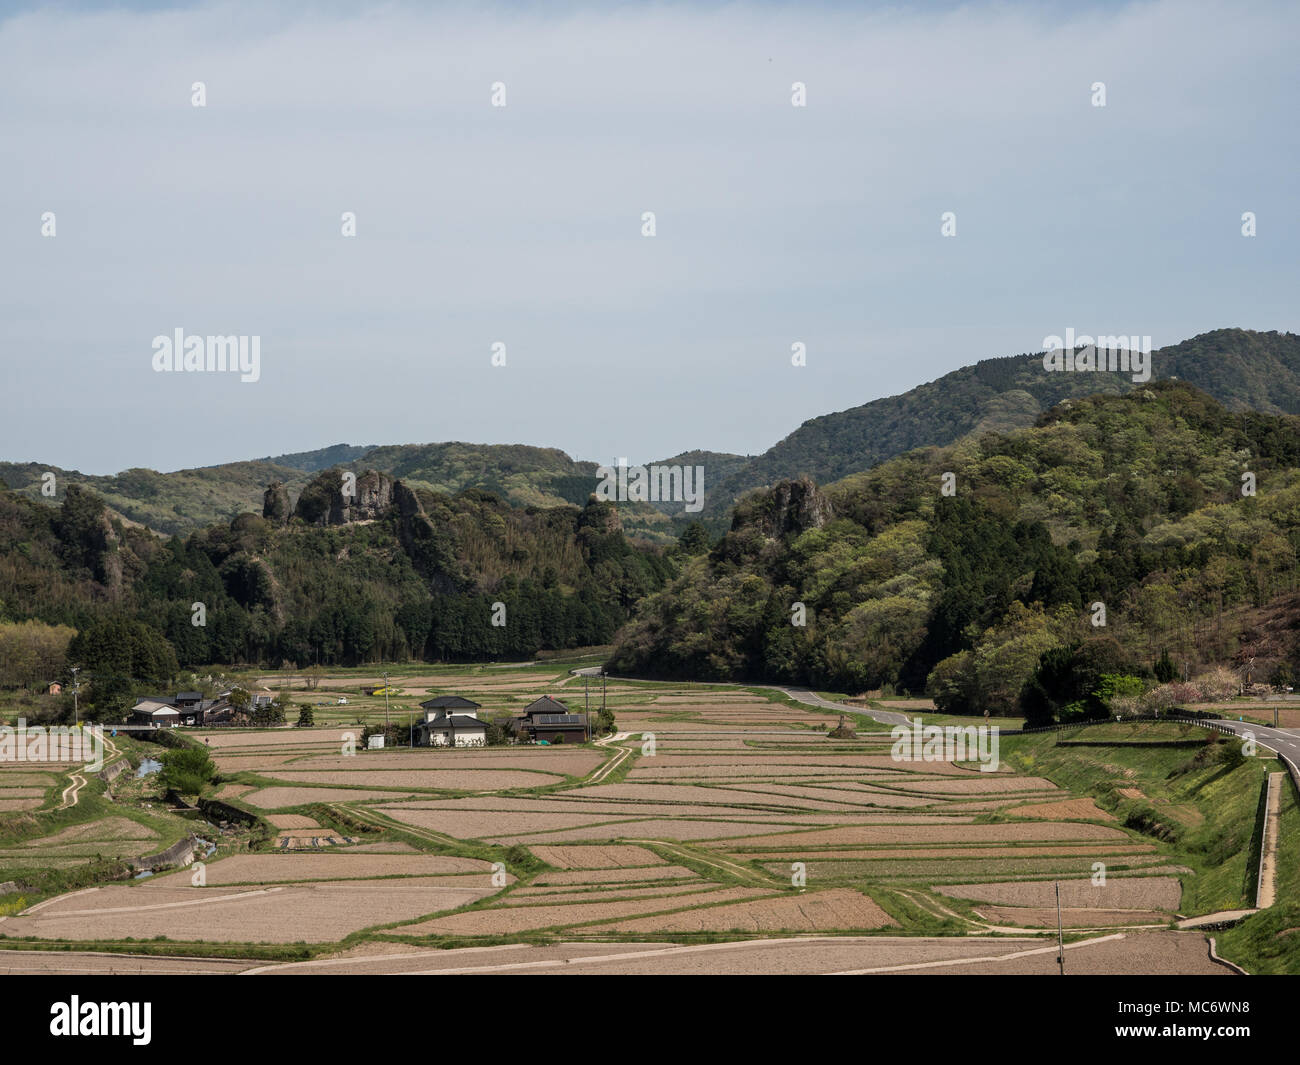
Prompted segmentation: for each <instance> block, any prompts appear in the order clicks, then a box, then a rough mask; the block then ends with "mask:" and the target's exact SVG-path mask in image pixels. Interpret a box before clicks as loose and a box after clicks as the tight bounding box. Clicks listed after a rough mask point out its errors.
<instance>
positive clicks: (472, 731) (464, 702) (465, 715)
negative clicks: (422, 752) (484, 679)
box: [415, 695, 487, 747]
mask: <svg viewBox="0 0 1300 1065" xmlns="http://www.w3.org/2000/svg"><path fill="white" fill-rule="evenodd" d="M420 709H422V710H423V711H424V720H423V721H421V722H420V723H419V724H418V725H416V726H415V745H416V746H417V747H486V746H487V722H485V721H480V720H479V718H478V711H479V704H478V703H476V702H474V701H473V700H472V699H462V698H461V697H460V696H459V695H439V696H438V697H437V698H436V699H430V700H428V701H427V702H423V703H421V704H420Z"/></svg>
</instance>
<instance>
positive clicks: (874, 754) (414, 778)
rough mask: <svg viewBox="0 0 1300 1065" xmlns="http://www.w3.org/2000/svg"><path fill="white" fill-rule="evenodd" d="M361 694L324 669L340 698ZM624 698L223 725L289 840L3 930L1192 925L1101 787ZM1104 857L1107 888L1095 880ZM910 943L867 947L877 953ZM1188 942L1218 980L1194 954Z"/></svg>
mask: <svg viewBox="0 0 1300 1065" xmlns="http://www.w3.org/2000/svg"><path fill="white" fill-rule="evenodd" d="M501 672H502V673H504V672H505V671H501ZM425 682H427V684H426V683H425ZM357 683H358V681H357V679H356V678H355V677H354V678H350V680H349V685H350V686H344V685H342V684H341V683H340V684H338V685H335V684H333V683H331V681H330V680H328V679H327V680H326V682H325V683H323V684H322V686H321V689H322V692H323V690H324V689H326V688H331V689H332V690H335V691H340V690H347V691H351V690H352V688H353V687H355V686H356V685H357ZM576 683H577V685H578V686H577V690H576V692H575V690H574V689H575V679H574V678H568V677H567V674H561V675H556V674H554V673H548V672H546V671H545V670H537V669H528V670H519V671H510V675H509V676H508V677H506V676H501V675H498V676H488V675H485V674H484V673H483V672H482V671H480V672H476V673H474V674H473V675H472V676H469V677H464V678H461V679H460V680H459V681H458V680H457V679H456V678H454V677H452V676H450V675H449V674H447V673H437V674H430V675H428V676H423V677H422V676H416V675H413V676H409V677H403V678H402V685H401V686H402V688H403V690H404V691H405V692H407V693H409V695H410V697H409V698H408V699H407V702H410V701H412V700H415V701H418V699H419V698H426V697H427V696H428V694H429V693H430V692H436V693H457V694H466V695H469V696H470V697H472V698H474V699H476V701H479V702H482V703H484V705H485V709H486V710H496V709H510V710H517V708H518V707H519V706H522V705H524V704H525V703H526V702H528V701H530V700H531V698H532V697H534V696H536V695H540V694H543V693H546V692H549V693H551V694H554V695H558V696H560V697H565V698H569V699H570V700H571V705H576V707H577V708H580V707H581V681H580V680H577V682H576ZM422 686H423V687H424V689H425V690H423V691H420V690H416V689H418V688H420V687H422ZM575 694H576V695H577V699H574V695H575ZM607 698H608V700H609V702H610V705H612V706H613V708H614V710H615V713H616V715H617V720H618V727H619V729H620V732H622V733H633V734H632V735H626V736H623V737H622V738H620V739H617V740H614V741H613V742H609V741H606V742H605V743H604V744H602V745H587V746H579V747H571V748H567V749H566V748H560V747H498V748H488V749H483V750H454V751H442V750H428V749H420V750H415V751H411V750H406V749H391V748H390V749H388V750H382V751H368V750H357V751H356V753H346V752H345V749H344V745H345V743H346V742H347V740H348V737H349V735H350V736H351V737H352V738H353V739H355V737H356V735H358V734H359V731H360V729H359V727H358V726H355V725H353V726H351V727H349V726H348V723H347V722H343V723H340V722H339V721H338V720H332V719H331V717H332V718H337V717H340V716H342V715H345V714H350V713H354V712H355V710H354V708H353V707H352V706H349V707H343V708H338V709H337V710H334V709H333V708H332V707H331V708H327V709H328V712H329V715H330V716H329V717H327V718H326V722H325V726H324V727H321V728H317V729H292V728H285V729H279V730H263V731H239V730H223V731H220V732H218V731H213V732H210V733H208V734H206V735H204V734H200V735H202V736H203V738H204V739H205V740H206V741H207V743H208V746H209V748H210V749H211V751H212V753H213V755H214V757H215V759H216V760H217V762H218V765H219V766H220V769H221V771H222V772H223V773H224V774H226V775H227V777H233V778H234V779H233V780H228V781H227V782H226V783H224V784H223V785H222V788H221V791H220V796H221V798H222V799H223V801H226V802H229V803H232V804H235V805H237V806H241V807H243V808H244V809H246V810H248V811H251V812H253V813H255V814H257V815H259V816H260V817H262V818H264V823H265V825H266V830H267V832H268V833H269V840H268V843H267V844H266V845H265V849H262V850H259V851H256V852H253V853H248V852H243V853H240V852H238V851H237V849H230V848H227V847H225V846H224V845H223V847H222V848H221V849H219V850H218V853H217V854H215V855H214V856H212V857H211V859H210V860H207V861H206V862H205V866H204V875H205V879H204V881H203V882H202V884H201V886H200V885H198V884H196V883H195V882H194V880H193V877H192V873H191V871H190V870H179V871H177V872H173V873H169V874H163V875H159V876H155V877H153V878H151V879H149V880H146V881H143V882H140V883H136V884H109V885H97V886H96V887H95V888H94V889H93V890H90V891H86V892H72V893H67V894H63V895H58V896H55V897H52V898H49V899H46V900H44V901H42V902H40V903H39V904H38V905H36V906H33V907H31V908H29V909H27V910H25V911H23V912H20V913H11V914H9V915H8V916H5V917H3V918H0V935H3V936H7V937H11V938H17V939H20V940H21V939H31V940H34V941H52V940H66V941H76V942H82V943H96V942H98V943H118V944H121V943H122V942H124V941H125V940H127V939H133V940H137V941H138V940H145V939H153V938H155V937H158V936H164V937H167V938H168V939H171V940H177V941H183V942H204V943H209V944H214V943H230V944H263V945H274V944H294V943H303V944H309V945H311V944H315V945H327V944H337V943H340V942H343V941H345V942H344V946H345V947H346V948H347V950H348V951H350V952H355V951H357V950H362V949H363V948H365V949H369V950H372V951H378V952H379V955H382V954H383V953H384V950H385V948H391V949H392V950H394V951H398V952H401V951H410V950H412V949H414V950H419V949H422V948H424V947H433V946H439V947H445V946H447V945H449V944H450V945H465V946H472V945H473V944H475V943H476V942H480V943H486V942H493V943H496V942H500V940H501V939H502V937H505V938H507V939H509V938H517V939H520V940H526V941H528V942H533V943H537V942H542V943H546V942H564V941H566V940H576V939H581V940H583V941H584V942H586V943H589V944H590V945H591V947H592V948H595V947H597V946H599V944H601V943H603V942H606V941H613V942H626V943H651V944H654V943H659V944H663V943H686V944H689V943H691V942H693V941H696V940H697V939H698V938H699V937H713V938H716V937H719V936H721V937H724V938H726V937H755V936H759V937H773V936H774V937H783V936H793V935H799V936H808V935H823V936H831V937H854V936H857V937H861V936H869V937H870V936H888V934H889V933H890V932H891V931H892V932H894V933H897V932H899V931H905V932H909V933H913V934H915V933H931V934H935V933H942V934H943V935H947V936H961V935H963V934H977V935H980V936H982V937H987V936H989V935H993V936H996V935H999V934H1007V933H1008V931H1009V930H1010V929H1017V928H1018V929H1021V930H1022V933H1021V935H1022V936H1023V935H1029V936H1032V935H1034V934H1037V933H1039V932H1041V931H1043V930H1046V929H1048V928H1050V929H1051V930H1053V931H1054V929H1055V894H1054V892H1055V882H1056V881H1057V880H1060V881H1061V883H1062V907H1063V912H1062V917H1063V923H1064V924H1065V925H1066V926H1067V927H1071V928H1079V929H1090V930H1091V929H1101V930H1114V929H1125V928H1128V929H1131V930H1134V931H1133V934H1141V935H1143V936H1153V935H1154V936H1156V937H1159V936H1162V935H1170V936H1173V935H1175V933H1173V932H1166V931H1161V930H1160V929H1164V928H1165V927H1167V926H1169V925H1171V923H1172V921H1173V918H1174V915H1175V913H1176V912H1177V911H1178V907H1179V905H1180V902H1181V894H1182V891H1181V885H1180V879H1179V878H1180V877H1181V876H1183V875H1184V874H1185V873H1186V872H1187V870H1185V869H1184V868H1183V867H1181V866H1180V865H1179V864H1178V863H1177V862H1176V861H1174V860H1171V858H1170V857H1169V854H1168V848H1165V847H1162V846H1161V845H1159V844H1157V843H1155V842H1153V841H1152V839H1151V838H1150V837H1146V836H1141V835H1138V834H1137V833H1135V832H1132V831H1130V830H1128V829H1126V828H1124V827H1122V826H1121V825H1120V824H1119V823H1118V822H1117V820H1116V818H1115V817H1114V816H1113V815H1112V814H1110V813H1108V812H1107V811H1105V810H1103V809H1101V808H1100V807H1098V806H1097V805H1096V803H1095V801H1094V800H1093V798H1092V797H1091V796H1089V795H1076V794H1072V793H1071V792H1070V791H1068V790H1066V789H1063V788H1061V787H1058V786H1057V785H1055V784H1053V783H1052V782H1051V781H1050V780H1048V779H1046V778H1045V777H1043V776H1039V775H1034V774H1032V773H1026V774H1017V773H1015V772H1012V771H1010V770H1009V769H1007V768H1006V767H1005V766H1004V767H1003V768H1001V769H1000V770H999V771H998V772H994V773H982V772H978V771H977V770H976V768H975V767H974V766H973V765H971V764H954V763H947V762H924V763H908V762H899V761H895V760H894V758H893V757H892V756H891V752H890V739H889V736H888V732H887V730H884V729H881V728H878V727H876V728H873V726H871V725H870V724H869V723H863V724H860V725H859V738H858V739H856V740H832V739H829V738H827V736H826V731H827V730H828V729H829V728H831V727H834V725H835V724H836V723H837V721H838V714H832V713H829V712H823V711H820V710H817V709H816V708H813V707H806V706H802V705H790V704H789V703H788V702H787V701H786V700H784V699H782V698H780V697H778V696H776V695H772V696H768V695H764V694H755V693H753V692H749V691H744V690H738V689H713V688H707V687H694V686H692V687H689V688H684V687H681V686H677V687H673V686H670V685H649V684H631V683H629V684H615V683H611V684H610V685H609V688H608V691H607ZM370 705H371V712H370V719H371V720H374V718H373V712H374V711H373V703H372V704H370ZM380 708H381V709H382V700H381V701H380ZM322 712H323V713H324V712H325V711H322ZM398 720H404V718H402V717H401V716H400V715H399V717H398ZM649 734H653V746H650V745H649V744H648V743H647V741H648V739H649ZM32 777H33V773H32V772H31V770H30V768H28V769H27V770H26V773H25V775H24V776H23V777H22V779H21V780H20V778H19V776H18V775H16V774H15V775H14V776H13V778H12V780H11V783H12V785H13V787H14V788H17V789H22V788H34V789H35V790H36V792H37V795H38V796H39V795H41V794H43V792H42V791H41V789H40V788H39V787H38V785H39V784H40V783H42V782H41V781H39V780H34V779H31V778H32ZM52 779H53V780H55V781H57V779H58V778H57V776H52ZM15 797H26V796H15ZM37 801H38V802H39V801H40V800H39V798H38V799H37ZM173 838H174V837H170V836H168V835H167V834H166V833H164V834H161V835H160V834H158V833H154V834H153V835H152V836H151V835H150V834H149V832H148V830H147V829H146V827H145V826H143V825H142V824H140V823H139V822H137V821H133V820H131V819H128V818H113V817H105V818H101V819H98V820H96V821H94V822H91V823H89V824H86V825H78V826H73V827H70V828H68V829H65V830H63V831H61V832H59V833H52V834H50V835H48V836H45V837H41V838H38V839H35V840H30V841H23V842H22V843H19V844H16V845H14V846H10V847H4V848H0V874H2V873H3V868H4V864H3V863H6V862H9V861H11V860H14V856H18V857H22V856H24V855H26V854H28V853H29V852H33V853H39V854H41V855H42V856H43V857H44V858H46V859H49V860H54V861H58V860H61V859H65V858H67V859H73V858H78V857H79V856H81V855H83V854H84V853H87V852H88V848H94V853H96V854H103V853H105V848H108V849H109V851H111V852H112V853H115V854H120V855H122V856H129V855H132V854H138V853H140V852H141V850H142V849H159V848H160V847H161V846H165V845H166V844H167V843H169V842H172V841H173ZM1098 862H1102V863H1104V864H1105V866H1106V868H1107V872H1108V877H1107V880H1106V883H1105V886H1094V885H1093V882H1092V879H1091V877H1092V874H1093V871H1094V865H1095V863H1098ZM1049 911H1050V918H1051V919H1050V921H1049V920H1048V916H1047V915H1048V914H1049ZM1150 926H1156V927H1157V930H1156V931H1143V932H1140V933H1138V932H1137V931H1136V930H1137V929H1142V928H1150ZM854 941H855V942H856V941H857V940H854ZM873 941H874V940H873ZM928 941H929V940H927V942H928ZM882 942H883V940H882ZM911 942H912V943H916V942H918V941H917V940H912V941H911ZM935 942H938V940H935ZM1029 942H1031V943H1032V942H1034V940H1032V939H1030V940H1029ZM1143 942H1144V943H1147V944H1148V945H1149V946H1148V948H1147V949H1149V950H1154V951H1157V952H1159V951H1162V950H1165V948H1164V947H1160V946H1151V944H1158V943H1159V940H1158V938H1157V939H1155V940H1149V939H1148V940H1144V941H1143ZM908 949H911V948H910V947H909V948H908ZM363 952H364V951H363ZM906 953H907V952H906V951H902V950H896V951H894V952H893V955H891V954H890V952H889V951H883V952H882V951H873V952H870V955H869V956H870V960H871V962H872V964H873V965H875V964H878V963H881V959H882V958H883V959H886V960H887V958H888V957H890V956H898V957H902V956H903V955H904V954H906ZM1166 953H1167V954H1168V956H1169V957H1178V958H1186V959H1189V960H1186V961H1185V963H1181V964H1184V967H1185V968H1188V969H1189V970H1190V969H1191V968H1195V966H1194V965H1193V963H1192V962H1191V960H1190V958H1191V957H1192V953H1189V952H1187V951H1185V950H1184V949H1183V948H1182V947H1176V948H1175V947H1170V948H1169V949H1168V950H1167V951H1166ZM348 956H352V955H351V954H349V955H348ZM377 956H378V955H377ZM863 956H864V957H867V955H863ZM972 956H974V955H972ZM979 956H981V957H982V956H983V955H979ZM1027 956H1028V955H1027ZM1094 956H1096V957H1100V956H1101V953H1100V952H1099V953H1098V954H1096V955H1094ZM1116 956H1117V957H1118V955H1116ZM881 964H883V963H881ZM972 964H975V963H972ZM981 964H982V963H981ZM999 964H1001V963H999ZM1027 964H1028V963H1027ZM1116 964H1117V965H1119V964H1120V963H1119V962H1116ZM1197 964H1199V962H1198V963H1197Z"/></svg>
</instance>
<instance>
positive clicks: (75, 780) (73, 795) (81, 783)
mask: <svg viewBox="0 0 1300 1065" xmlns="http://www.w3.org/2000/svg"><path fill="white" fill-rule="evenodd" d="M69 780H70V783H69V784H68V786H67V787H66V788H64V789H63V797H62V801H61V802H60V803H59V809H60V810H66V809H67V808H68V807H69V806H76V805H77V797H78V796H79V795H80V794H81V789H82V788H84V787H85V786H86V778H85V776H84V775H83V774H81V773H75V772H74V773H73V774H72V776H71V777H69Z"/></svg>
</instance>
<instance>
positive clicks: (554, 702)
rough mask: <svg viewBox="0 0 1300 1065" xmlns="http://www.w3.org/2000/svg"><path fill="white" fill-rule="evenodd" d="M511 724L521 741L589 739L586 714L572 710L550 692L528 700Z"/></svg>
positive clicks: (546, 741)
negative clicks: (531, 700)
mask: <svg viewBox="0 0 1300 1065" xmlns="http://www.w3.org/2000/svg"><path fill="white" fill-rule="evenodd" d="M511 725H512V730H513V731H514V734H515V739H516V740H517V741H521V742H528V741H530V740H531V741H532V742H533V743H585V742H586V741H587V738H588V736H587V719H586V715H584V714H575V713H573V712H572V711H570V710H569V708H568V707H567V706H565V705H564V704H563V703H562V702H560V701H559V700H558V699H552V698H551V697H550V696H549V695H543V696H542V697H541V698H540V699H537V700H534V701H533V702H531V703H529V704H528V705H527V706H526V707H524V712H523V715H522V716H521V717H517V718H515V719H514V721H513V722H512V723H511Z"/></svg>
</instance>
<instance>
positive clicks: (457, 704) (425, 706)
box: [420, 695, 479, 710]
mask: <svg viewBox="0 0 1300 1065" xmlns="http://www.w3.org/2000/svg"><path fill="white" fill-rule="evenodd" d="M478 708H479V704H478V703H476V702H474V700H473V699H462V698H461V697H460V696H459V695H439V696H438V697H437V698H435V699H430V700H428V701H427V702H423V703H421V704H420V709H421V710H477V709H478Z"/></svg>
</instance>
